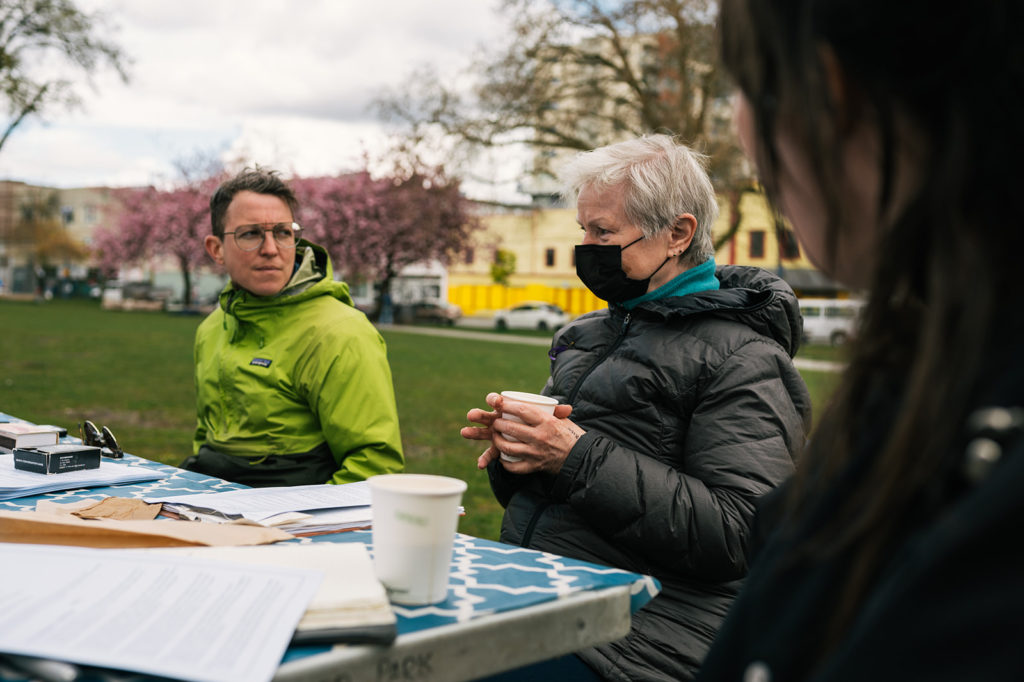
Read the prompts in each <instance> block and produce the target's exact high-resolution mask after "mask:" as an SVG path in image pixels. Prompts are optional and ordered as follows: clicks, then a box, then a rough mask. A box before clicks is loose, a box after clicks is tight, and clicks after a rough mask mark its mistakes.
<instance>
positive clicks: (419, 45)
mask: <svg viewBox="0 0 1024 682" xmlns="http://www.w3.org/2000/svg"><path fill="white" fill-rule="evenodd" d="M79 2H80V6H81V7H83V9H86V10H87V11H96V10H98V11H101V12H103V13H105V14H106V15H107V17H108V18H109V21H110V23H111V24H112V25H113V26H114V27H115V30H114V31H112V32H111V34H110V37H111V38H112V39H113V40H114V41H116V42H117V43H118V44H120V45H121V46H122V47H123V49H124V50H125V52H126V53H127V54H128V55H130V56H131V58H132V60H133V62H134V63H133V65H132V66H131V68H130V73H131V81H130V82H129V83H128V84H124V83H122V82H120V80H119V79H118V78H117V77H116V75H115V74H112V73H108V72H105V73H101V74H99V75H98V76H97V78H96V79H95V86H96V89H95V90H92V89H90V88H89V87H88V86H86V85H85V84H83V85H82V87H81V88H80V94H81V95H82V98H83V100H84V107H83V108H82V109H81V110H77V111H72V112H52V113H51V114H50V115H49V116H48V122H47V124H46V125H42V124H40V123H38V122H32V123H26V124H23V126H22V128H21V129H19V130H18V131H17V132H16V133H15V134H14V136H13V137H12V138H11V139H10V140H9V141H8V143H7V145H6V146H5V147H4V148H3V149H2V150H0V177H2V178H10V179H20V180H25V181H28V182H37V183H45V184H51V185H56V186H62V187H69V186H81V185H100V184H107V185H118V184H144V183H148V182H153V181H156V180H158V179H159V178H161V177H164V178H166V177H169V176H172V175H173V166H172V164H173V162H174V161H175V160H176V159H181V158H184V157H186V156H191V155H193V154H195V153H196V152H197V151H202V152H205V153H209V152H211V151H212V150H215V149H216V150H223V151H225V152H226V153H227V154H229V155H235V154H238V153H240V152H246V153H247V155H248V156H249V158H251V159H252V160H259V161H260V162H262V163H267V164H268V165H272V166H275V167H279V168H281V169H282V170H294V171H295V172H298V173H300V174H303V175H313V174H321V173H332V172H338V171H340V170H344V169H346V168H350V167H352V166H353V165H354V164H356V163H357V162H358V160H359V159H360V157H361V154H362V153H363V151H364V150H369V151H370V152H371V153H372V152H374V151H375V150H378V149H380V147H381V145H382V140H383V129H382V126H381V125H380V124H379V123H378V122H377V121H376V120H375V119H374V117H373V114H372V113H371V112H370V111H368V109H367V107H368V105H369V103H370V102H371V101H372V99H373V98H374V97H375V96H377V95H378V94H379V93H380V92H381V91H382V90H383V89H384V88H386V87H394V86H397V85H399V84H400V83H402V82H403V81H404V80H405V79H406V78H407V77H408V76H409V74H410V73H411V72H412V71H413V70H414V69H415V68H416V67H418V66H421V65H423V64H428V63H429V64H432V65H434V66H435V67H437V68H438V69H439V70H440V71H441V72H442V73H455V72H457V71H459V70H461V69H463V68H464V67H465V66H466V65H467V64H468V63H469V61H470V59H471V58H472V57H473V55H474V54H475V52H476V51H477V50H478V49H479V46H481V45H483V44H487V43H493V42H494V41H495V40H496V39H499V38H500V37H501V35H502V22H501V19H500V17H499V16H498V14H497V12H496V8H495V1H494V0H490V1H485V0H432V1H431V2H424V1H423V0H376V1H375V2H372V3H367V2H363V1H362V0H303V1H302V2H293V1H290V0H247V1H246V2H241V1H238V0H175V1H174V2H166V1H165V0H79ZM494 173H495V174H497V175H500V174H501V173H500V172H498V171H495V172H494ZM481 191H484V190H482V189H481ZM488 191H489V190H488ZM489 198H493V197H489Z"/></svg>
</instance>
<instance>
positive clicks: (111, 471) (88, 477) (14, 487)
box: [0, 454, 167, 500]
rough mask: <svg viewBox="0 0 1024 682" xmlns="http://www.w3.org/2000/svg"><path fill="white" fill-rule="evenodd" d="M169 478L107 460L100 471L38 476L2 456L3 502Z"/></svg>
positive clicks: (0, 490)
mask: <svg viewBox="0 0 1024 682" xmlns="http://www.w3.org/2000/svg"><path fill="white" fill-rule="evenodd" d="M161 478H167V474H165V473H164V472H162V471H157V470H156V469H151V468H149V467H142V466H132V465H130V464H125V463H123V462H110V461H107V460H103V462H101V463H100V468H99V469H80V470H79V471H66V472H64V473H62V474H49V475H47V474H37V473H34V472H31V471H22V470H20V469H15V468H14V457H13V455H10V454H0V500H11V499H14V498H17V497H27V496H29V495H40V494H42V493H46V492H53V491H55V490H73V489H75V488H94V487H97V486H106V485H115V484H117V483H138V482H140V481H155V480H158V479H161Z"/></svg>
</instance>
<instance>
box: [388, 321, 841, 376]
mask: <svg viewBox="0 0 1024 682" xmlns="http://www.w3.org/2000/svg"><path fill="white" fill-rule="evenodd" d="M377 327H378V329H381V330H383V331H389V332H398V333H401V334H424V335H426V336H447V337H450V338H456V339H473V340H475V341H489V342H491V343H518V344H524V345H527V346H544V347H545V348H547V347H548V346H550V345H551V339H550V338H547V337H544V336H518V335H515V334H500V333H497V332H476V331H470V330H467V329H451V328H444V327H419V326H414V325H405V324H379V325H377ZM793 364H794V365H795V366H796V368H797V369H807V370H811V371H815V372H841V371H842V369H843V367H844V365H843V363H841V362H830V361H828V360H804V359H802V358H797V359H795V360H793Z"/></svg>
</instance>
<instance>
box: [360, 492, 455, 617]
mask: <svg viewBox="0 0 1024 682" xmlns="http://www.w3.org/2000/svg"><path fill="white" fill-rule="evenodd" d="M367 483H369V486H370V505H371V511H372V514H373V564H374V568H375V570H376V572H377V578H378V579H379V580H380V582H381V583H382V584H383V585H384V588H385V589H386V590H387V591H388V598H389V599H390V600H391V601H392V602H394V603H396V604H413V605H422V604H436V603H437V602H441V601H444V600H445V598H446V597H447V596H448V573H449V572H450V569H451V562H452V546H453V545H454V543H455V529H456V527H457V526H458V521H459V503H460V502H461V501H462V493H464V492H465V491H466V482H465V481H460V480H459V479H457V478H449V477H447V476H430V475H427V474H383V475H380V476H371V477H370V478H368V479H367Z"/></svg>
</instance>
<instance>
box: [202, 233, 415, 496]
mask: <svg viewBox="0 0 1024 682" xmlns="http://www.w3.org/2000/svg"><path fill="white" fill-rule="evenodd" d="M297 248H299V249H303V248H305V252H304V254H303V256H302V262H301V265H300V267H299V268H298V270H297V271H296V272H295V274H294V275H293V276H292V279H291V281H289V283H288V284H287V286H285V288H284V289H283V290H282V291H281V293H280V294H278V295H276V296H272V297H261V296H254V295H252V294H251V293H249V292H248V291H246V290H244V289H240V288H238V287H236V286H235V285H234V284H233V283H230V282H229V283H228V285H227V286H226V287H225V288H224V290H223V291H222V292H221V294H220V307H219V308H218V309H217V310H215V311H214V312H212V313H211V314H210V315H209V316H208V317H207V318H206V319H205V320H204V321H203V322H202V323H201V324H200V325H199V329H198V331H197V332H196V343H195V367H196V403H197V415H198V416H197V425H196V433H195V439H194V443H193V452H194V453H198V452H199V448H200V447H201V446H203V445H206V446H207V447H210V448H213V449H214V450H216V451H218V452H221V453H223V454H225V455H230V456H234V457H241V458H246V459H250V460H253V464H254V465H255V466H258V460H260V459H263V458H265V457H267V456H270V455H289V454H292V455H297V454H303V453H307V452H310V451H312V450H314V449H316V448H318V447H322V446H323V444H324V443H325V442H326V443H327V445H328V446H329V447H330V450H331V452H332V453H333V455H334V459H335V461H336V462H337V465H338V469H337V471H336V472H335V473H334V475H333V477H332V478H331V479H330V480H329V481H325V482H327V483H349V482H352V481H358V480H363V479H365V478H368V477H369V476H373V475H375V474H383V473H391V472H396V471H401V470H402V469H403V467H404V464H405V460H404V457H403V455H402V443H401V438H400V435H399V429H398V412H397V408H396V405H395V393H394V387H393V386H392V383H391V369H390V367H389V366H388V361H387V351H386V347H385V345H384V339H383V338H382V337H381V335H380V334H379V333H378V332H377V330H376V328H374V326H373V325H372V324H371V323H370V322H369V320H367V319H366V316H365V315H364V314H363V313H362V312H361V311H359V310H357V309H356V308H355V307H354V305H353V303H352V297H351V296H350V295H349V291H348V285H347V284H345V283H344V282H336V281H334V277H333V271H332V268H331V262H330V258H329V257H328V256H327V252H326V251H325V250H324V249H323V248H322V247H319V246H316V245H313V244H310V243H308V242H305V241H300V242H299V244H298V246H297Z"/></svg>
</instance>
